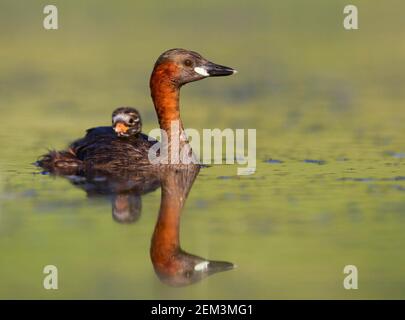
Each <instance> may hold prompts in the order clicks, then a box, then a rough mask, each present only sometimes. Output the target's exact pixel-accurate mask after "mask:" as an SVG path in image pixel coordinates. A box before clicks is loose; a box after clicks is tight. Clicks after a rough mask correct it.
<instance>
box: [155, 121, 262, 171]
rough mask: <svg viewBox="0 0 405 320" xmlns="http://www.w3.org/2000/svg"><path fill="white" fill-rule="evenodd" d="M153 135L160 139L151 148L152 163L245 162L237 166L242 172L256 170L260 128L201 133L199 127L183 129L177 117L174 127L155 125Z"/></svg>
mask: <svg viewBox="0 0 405 320" xmlns="http://www.w3.org/2000/svg"><path fill="white" fill-rule="evenodd" d="M149 136H150V137H152V138H154V139H157V140H158V141H159V142H158V143H156V144H154V145H153V146H152V147H151V148H150V149H149V152H148V158H149V161H150V163H152V164H191V163H194V164H205V165H209V164H224V163H225V164H235V163H236V164H239V165H243V167H238V168H237V174H238V175H250V174H253V173H255V171H256V129H230V128H226V129H223V130H221V129H203V130H202V137H201V134H200V132H199V131H198V130H196V129H192V128H188V129H183V128H182V126H181V123H180V121H177V120H176V121H172V122H171V126H170V130H167V131H165V130H162V129H153V130H151V131H150V132H149ZM245 136H246V143H245ZM223 146H225V157H223V154H224V153H223ZM245 146H246V147H245Z"/></svg>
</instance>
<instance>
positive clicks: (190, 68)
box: [154, 49, 237, 86]
mask: <svg viewBox="0 0 405 320" xmlns="http://www.w3.org/2000/svg"><path fill="white" fill-rule="evenodd" d="M159 71H160V72H161V73H162V75H164V76H168V77H169V78H170V80H171V81H172V82H173V83H175V84H177V85H178V86H182V85H184V84H186V83H188V82H193V81H197V80H201V79H204V78H207V77H221V76H229V75H231V74H234V73H236V72H237V71H236V70H234V69H232V68H230V67H225V66H222V65H219V64H216V63H213V62H211V61H208V60H207V59H205V58H203V57H202V56H201V55H200V54H199V53H197V52H194V51H190V50H185V49H170V50H168V51H166V52H164V53H162V54H161V55H160V57H159V58H158V59H157V61H156V64H155V68H154V72H159Z"/></svg>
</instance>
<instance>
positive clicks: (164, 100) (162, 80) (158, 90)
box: [38, 49, 236, 171]
mask: <svg viewBox="0 0 405 320" xmlns="http://www.w3.org/2000/svg"><path fill="white" fill-rule="evenodd" d="M235 72H236V71H235V70H234V69H232V68H229V67H225V66H221V65H218V64H215V63H212V62H210V61H208V60H206V59H205V58H203V57H202V56H201V55H200V54H198V53H196V52H194V51H189V50H185V49H171V50H168V51H166V52H164V53H162V54H161V55H160V57H159V58H158V59H157V61H156V63H155V66H154V69H153V72H152V74H151V77H150V89H151V96H152V100H153V104H154V106H155V110H156V114H157V117H158V120H159V125H160V128H161V129H163V130H165V131H166V133H167V135H168V139H169V141H168V150H170V148H171V124H172V123H173V121H178V122H179V124H180V128H179V129H180V130H179V135H181V136H182V137H183V136H185V133H184V129H183V124H182V122H181V119H180V106H179V100H180V88H181V87H182V86H183V85H185V84H186V83H189V82H194V81H198V80H202V79H204V78H207V77H218V76H228V75H231V74H233V73H235ZM139 123H140V122H139ZM126 130H127V129H126V128H125V127H124V131H125V132H124V133H123V132H122V130H121V129H119V130H117V128H115V130H113V129H112V128H106V127H98V128H94V129H90V130H88V132H87V135H86V136H85V137H84V138H82V139H79V140H77V141H75V142H74V143H72V144H71V146H70V147H69V149H68V151H62V152H51V153H48V154H47V155H45V156H43V157H42V159H41V160H40V161H38V164H39V165H40V166H42V167H43V168H45V169H46V170H48V171H55V169H57V170H59V171H60V170H61V169H63V168H64V167H65V166H66V168H68V169H69V170H71V168H73V167H75V166H76V167H78V168H80V170H87V169H105V170H116V169H117V168H123V167H125V168H128V169H138V168H139V167H143V166H153V165H152V164H151V163H150V161H149V157H148V153H149V150H150V147H151V146H152V145H154V144H155V143H156V141H149V140H151V139H149V138H148V137H147V136H146V135H144V134H140V133H139V134H126ZM120 135H124V136H125V135H126V136H125V139H123V138H122V137H120ZM152 140H153V139H152ZM180 143H183V144H188V141H187V140H184V139H182V140H181V142H180ZM190 151H191V149H190ZM169 152H171V151H169ZM169 158H170V154H169Z"/></svg>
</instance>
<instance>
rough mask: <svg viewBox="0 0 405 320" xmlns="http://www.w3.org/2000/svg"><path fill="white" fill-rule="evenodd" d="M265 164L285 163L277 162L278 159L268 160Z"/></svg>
mask: <svg viewBox="0 0 405 320" xmlns="http://www.w3.org/2000/svg"><path fill="white" fill-rule="evenodd" d="M264 162H266V163H283V162H284V161H281V160H277V159H267V160H265V161H264Z"/></svg>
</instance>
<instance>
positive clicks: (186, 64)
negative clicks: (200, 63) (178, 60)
mask: <svg viewBox="0 0 405 320" xmlns="http://www.w3.org/2000/svg"><path fill="white" fill-rule="evenodd" d="M184 65H185V66H186V67H191V66H192V65H193V61H191V60H190V59H186V60H184Z"/></svg>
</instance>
